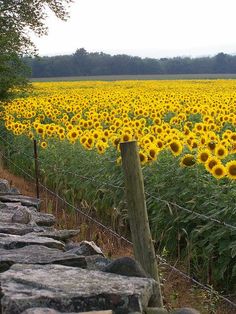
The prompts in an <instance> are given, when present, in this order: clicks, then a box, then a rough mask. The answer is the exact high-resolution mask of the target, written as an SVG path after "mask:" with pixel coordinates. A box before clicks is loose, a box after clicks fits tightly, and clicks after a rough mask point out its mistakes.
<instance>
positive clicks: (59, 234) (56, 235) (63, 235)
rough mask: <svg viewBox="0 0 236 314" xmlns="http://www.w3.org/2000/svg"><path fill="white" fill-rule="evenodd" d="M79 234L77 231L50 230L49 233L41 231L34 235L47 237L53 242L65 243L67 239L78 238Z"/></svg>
mask: <svg viewBox="0 0 236 314" xmlns="http://www.w3.org/2000/svg"><path fill="white" fill-rule="evenodd" d="M79 233H80V231H79V230H51V231H46V230H45V231H43V232H37V234H36V233H34V235H37V236H38V237H47V238H52V239H54V240H58V241H63V242H67V241H68V240H69V239H71V238H73V237H75V236H78V235H79Z"/></svg>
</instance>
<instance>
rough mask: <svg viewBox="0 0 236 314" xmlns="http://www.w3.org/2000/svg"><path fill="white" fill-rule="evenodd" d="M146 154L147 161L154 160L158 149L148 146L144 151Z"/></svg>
mask: <svg viewBox="0 0 236 314" xmlns="http://www.w3.org/2000/svg"><path fill="white" fill-rule="evenodd" d="M146 152H147V155H148V159H149V160H156V159H157V154H158V148H157V147H156V146H155V145H150V146H149V147H148V148H147V149H146Z"/></svg>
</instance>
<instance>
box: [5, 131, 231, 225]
mask: <svg viewBox="0 0 236 314" xmlns="http://www.w3.org/2000/svg"><path fill="white" fill-rule="evenodd" d="M0 137H1V136H0ZM6 142H7V141H6ZM7 143H8V142H7ZM18 152H20V153H23V152H21V151H18ZM23 154H24V153H23ZM24 155H26V156H28V155H27V154H24ZM5 158H6V157H5ZM8 160H9V159H8ZM38 160H39V161H40V159H38ZM41 162H42V160H41ZM15 166H16V167H17V168H19V167H18V166H17V165H16V164H15ZM47 167H49V168H51V169H53V170H54V171H58V172H60V173H65V174H70V175H73V176H75V177H78V178H81V179H85V180H87V181H90V182H94V183H97V184H100V185H101V186H109V187H112V188H115V189H121V190H123V191H124V190H125V188H124V187H122V186H119V185H115V184H112V183H108V182H102V183H101V181H98V180H96V176H98V175H99V174H100V173H102V171H103V170H104V169H100V170H99V172H98V173H96V174H95V175H94V176H93V177H88V176H85V175H81V174H79V173H77V172H72V171H68V170H65V169H62V168H57V167H55V165H49V164H48V163H47ZM21 171H22V172H24V170H23V169H21ZM26 175H28V176H29V174H26ZM31 179H33V180H35V178H34V177H32V176H31ZM145 194H146V195H147V196H148V197H151V198H153V199H155V200H157V201H160V202H163V203H165V204H167V205H168V206H170V205H172V206H175V207H177V208H178V209H181V210H183V211H185V212H187V213H189V214H192V215H194V216H196V217H198V218H200V219H202V220H207V221H209V220H210V221H212V222H214V223H217V224H219V225H221V226H224V227H226V228H229V229H231V230H236V226H234V225H231V224H229V223H226V222H224V221H220V220H219V219H216V218H212V217H211V216H208V215H205V214H202V213H198V212H196V211H193V210H190V209H188V208H186V207H183V206H181V205H178V204H177V203H174V202H171V201H168V200H164V199H162V198H160V197H157V196H155V195H153V194H150V193H148V192H145Z"/></svg>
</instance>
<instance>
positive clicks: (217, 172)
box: [210, 164, 227, 179]
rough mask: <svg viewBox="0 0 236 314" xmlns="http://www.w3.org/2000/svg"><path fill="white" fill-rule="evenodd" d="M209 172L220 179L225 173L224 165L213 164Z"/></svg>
mask: <svg viewBox="0 0 236 314" xmlns="http://www.w3.org/2000/svg"><path fill="white" fill-rule="evenodd" d="M210 172H211V174H212V175H213V177H215V178H216V179H222V178H223V177H224V176H225V175H226V173H227V171H226V169H225V166H224V165H222V164H218V165H215V166H214V167H213V168H212V169H211V171H210Z"/></svg>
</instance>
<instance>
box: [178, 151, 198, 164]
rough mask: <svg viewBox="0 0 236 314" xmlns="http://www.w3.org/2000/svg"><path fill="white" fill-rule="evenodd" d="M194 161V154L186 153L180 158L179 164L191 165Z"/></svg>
mask: <svg viewBox="0 0 236 314" xmlns="http://www.w3.org/2000/svg"><path fill="white" fill-rule="evenodd" d="M195 163H196V160H195V157H194V155H191V154H186V155H184V156H183V157H182V158H181V161H180V165H181V166H182V167H192V166H194V165H195Z"/></svg>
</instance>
